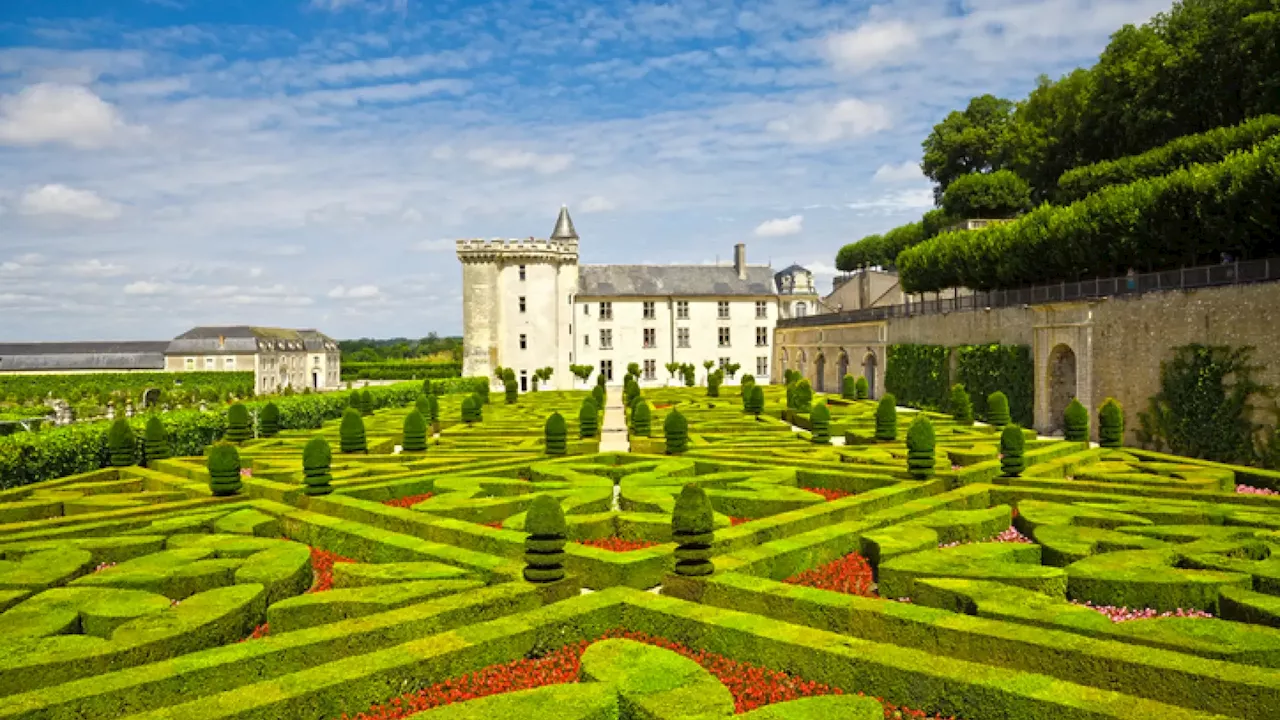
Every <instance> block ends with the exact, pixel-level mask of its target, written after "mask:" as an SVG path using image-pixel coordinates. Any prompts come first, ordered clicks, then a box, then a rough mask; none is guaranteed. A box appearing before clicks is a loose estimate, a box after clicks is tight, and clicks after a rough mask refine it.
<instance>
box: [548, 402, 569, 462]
mask: <svg viewBox="0 0 1280 720" xmlns="http://www.w3.org/2000/svg"><path fill="white" fill-rule="evenodd" d="M543 433H544V435H545V437H546V444H547V454H548V455H564V454H565V453H567V452H568V436H569V430H568V428H567V427H565V422H564V416H563V415H561V414H560V413H558V412H557V413H551V417H549V418H547V424H546V425H545V426H543Z"/></svg>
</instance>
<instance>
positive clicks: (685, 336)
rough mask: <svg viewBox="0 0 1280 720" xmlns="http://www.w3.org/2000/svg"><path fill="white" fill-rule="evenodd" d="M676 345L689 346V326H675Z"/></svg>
mask: <svg viewBox="0 0 1280 720" xmlns="http://www.w3.org/2000/svg"><path fill="white" fill-rule="evenodd" d="M676 347H681V348H687V347H689V328H676Z"/></svg>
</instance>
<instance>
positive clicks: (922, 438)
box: [907, 413, 937, 480]
mask: <svg viewBox="0 0 1280 720" xmlns="http://www.w3.org/2000/svg"><path fill="white" fill-rule="evenodd" d="M935 446H936V438H935V435H934V431H933V423H931V422H929V419H928V418H926V417H925V416H924V413H920V414H918V415H916V419H915V420H913V421H912V422H911V426H910V427H908V428H907V471H908V472H909V473H910V474H911V477H913V478H915V479H916V480H927V479H929V478H930V477H932V476H933V467H934V465H935V464H936V462H937V457H936V455H935V454H934V448H935Z"/></svg>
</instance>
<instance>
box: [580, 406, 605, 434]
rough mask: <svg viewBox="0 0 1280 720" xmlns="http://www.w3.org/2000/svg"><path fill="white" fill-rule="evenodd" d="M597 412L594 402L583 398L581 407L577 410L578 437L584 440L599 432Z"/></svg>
mask: <svg viewBox="0 0 1280 720" xmlns="http://www.w3.org/2000/svg"><path fill="white" fill-rule="evenodd" d="M598 419H599V411H598V410H597V409H596V401H595V400H594V399H592V398H590V397H588V398H583V400H582V407H581V408H579V409H578V437H580V438H582V439H584V440H586V439H587V438H593V437H595V436H596V434H597V433H598V432H599V429H600V427H599V422H598Z"/></svg>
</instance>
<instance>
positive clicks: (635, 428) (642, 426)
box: [631, 398, 653, 437]
mask: <svg viewBox="0 0 1280 720" xmlns="http://www.w3.org/2000/svg"><path fill="white" fill-rule="evenodd" d="M631 432H632V433H633V434H635V435H636V436H638V437H649V434H650V433H651V432H653V412H652V411H651V410H649V402H648V401H647V400H645V399H644V398H636V406H635V409H634V410H632V411H631Z"/></svg>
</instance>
